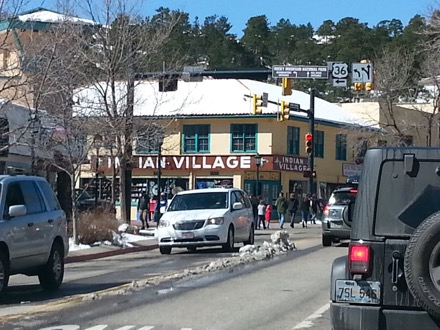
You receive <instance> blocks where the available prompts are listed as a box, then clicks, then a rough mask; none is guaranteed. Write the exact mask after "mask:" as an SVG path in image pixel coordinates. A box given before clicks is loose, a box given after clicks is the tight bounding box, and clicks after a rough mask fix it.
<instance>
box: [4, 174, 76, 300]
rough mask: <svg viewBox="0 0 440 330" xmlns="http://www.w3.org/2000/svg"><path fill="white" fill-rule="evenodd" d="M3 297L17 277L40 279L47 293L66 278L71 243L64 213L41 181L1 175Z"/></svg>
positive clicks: (30, 177) (32, 178) (45, 184)
mask: <svg viewBox="0 0 440 330" xmlns="http://www.w3.org/2000/svg"><path fill="white" fill-rule="evenodd" d="M0 208H1V210H2V212H0V297H1V296H2V295H3V294H4V292H5V290H6V288H7V286H8V281H9V277H10V276H11V275H14V274H25V275H28V276H38V279H39V281H40V284H41V285H42V286H43V287H44V288H46V289H57V288H58V287H59V286H60V285H61V283H62V281H63V277H64V258H65V256H66V255H67V253H68V249H69V239H68V236H67V222H66V216H65V214H64V211H63V210H62V209H61V208H60V205H59V203H58V200H57V197H56V196H55V194H54V192H53V191H52V188H51V187H50V185H49V183H48V182H47V181H46V180H45V179H44V178H41V177H36V176H25V175H0Z"/></svg>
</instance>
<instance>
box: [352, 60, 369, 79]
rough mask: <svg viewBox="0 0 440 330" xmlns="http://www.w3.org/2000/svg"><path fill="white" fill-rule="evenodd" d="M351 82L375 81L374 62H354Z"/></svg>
mask: <svg viewBox="0 0 440 330" xmlns="http://www.w3.org/2000/svg"><path fill="white" fill-rule="evenodd" d="M351 82H353V83H371V82H373V63H352V65H351Z"/></svg>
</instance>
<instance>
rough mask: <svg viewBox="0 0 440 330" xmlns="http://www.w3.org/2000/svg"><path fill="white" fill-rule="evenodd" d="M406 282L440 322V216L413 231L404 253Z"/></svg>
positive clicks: (433, 216)
mask: <svg viewBox="0 0 440 330" xmlns="http://www.w3.org/2000/svg"><path fill="white" fill-rule="evenodd" d="M405 278H406V282H407V284H408V288H409V290H410V292H411V294H412V295H413V296H414V298H415V300H416V302H417V303H418V304H419V305H420V306H421V307H422V308H424V309H425V310H426V311H427V312H428V313H429V314H430V315H431V316H432V317H434V318H436V319H440V212H437V213H434V214H433V215H431V216H429V217H428V218H426V219H425V220H423V222H422V223H421V224H420V225H419V226H418V227H417V229H416V230H415V231H414V234H413V236H412V237H411V240H410V242H409V244H408V247H407V249H406V253H405Z"/></svg>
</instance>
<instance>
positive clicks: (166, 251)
mask: <svg viewBox="0 0 440 330" xmlns="http://www.w3.org/2000/svg"><path fill="white" fill-rule="evenodd" d="M159 251H160V253H161V254H171V246H159Z"/></svg>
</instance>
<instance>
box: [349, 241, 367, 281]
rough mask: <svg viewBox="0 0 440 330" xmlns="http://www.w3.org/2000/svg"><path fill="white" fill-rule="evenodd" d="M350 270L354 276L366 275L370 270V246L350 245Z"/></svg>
mask: <svg viewBox="0 0 440 330" xmlns="http://www.w3.org/2000/svg"><path fill="white" fill-rule="evenodd" d="M348 269H349V270H350V272H351V273H352V274H365V273H368V272H369V270H370V246H369V245H365V244H356V243H355V244H350V245H349V247H348Z"/></svg>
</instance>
